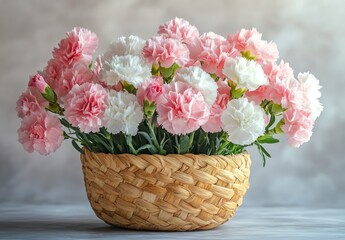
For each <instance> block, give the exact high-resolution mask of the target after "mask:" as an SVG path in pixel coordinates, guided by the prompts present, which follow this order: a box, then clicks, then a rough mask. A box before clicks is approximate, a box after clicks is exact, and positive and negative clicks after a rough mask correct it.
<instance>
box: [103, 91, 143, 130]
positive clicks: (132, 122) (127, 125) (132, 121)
mask: <svg viewBox="0 0 345 240" xmlns="http://www.w3.org/2000/svg"><path fill="white" fill-rule="evenodd" d="M143 118H144V113H143V109H142V107H141V106H140V104H139V103H138V101H137V98H136V96H135V95H133V94H130V93H128V92H116V91H114V90H111V91H110V92H109V97H108V107H107V109H106V110H105V113H104V120H105V122H106V124H105V126H106V128H107V129H108V131H109V132H111V133H114V134H116V133H119V132H123V133H125V134H128V135H131V136H135V135H136V134H137V132H138V126H139V123H141V122H142V120H143Z"/></svg>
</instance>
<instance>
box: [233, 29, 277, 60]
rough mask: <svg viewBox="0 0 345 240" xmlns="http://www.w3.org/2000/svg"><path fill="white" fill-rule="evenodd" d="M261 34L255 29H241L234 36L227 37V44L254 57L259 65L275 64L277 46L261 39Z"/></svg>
mask: <svg viewBox="0 0 345 240" xmlns="http://www.w3.org/2000/svg"><path fill="white" fill-rule="evenodd" d="M261 36H262V34H261V33H259V32H258V31H257V30H256V29H255V28H253V29H252V30H247V29H242V30H241V31H239V32H237V33H236V34H234V35H229V36H228V42H229V43H230V44H231V45H233V46H235V48H236V49H237V50H238V51H240V52H242V53H245V52H247V51H249V54H250V56H253V57H255V60H256V61H258V62H259V63H267V62H275V61H277V59H278V57H279V52H278V48H277V45H276V44H275V43H273V42H269V43H268V42H267V41H264V40H262V39H261Z"/></svg>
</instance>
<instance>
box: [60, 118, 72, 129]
mask: <svg viewBox="0 0 345 240" xmlns="http://www.w3.org/2000/svg"><path fill="white" fill-rule="evenodd" d="M60 123H61V124H62V125H63V126H65V127H66V128H71V124H70V123H69V122H67V120H66V119H64V118H61V119H60Z"/></svg>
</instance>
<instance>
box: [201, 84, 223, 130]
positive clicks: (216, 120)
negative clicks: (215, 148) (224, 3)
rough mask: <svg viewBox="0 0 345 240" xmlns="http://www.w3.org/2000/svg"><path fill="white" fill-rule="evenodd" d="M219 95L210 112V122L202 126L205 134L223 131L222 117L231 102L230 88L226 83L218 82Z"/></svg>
mask: <svg viewBox="0 0 345 240" xmlns="http://www.w3.org/2000/svg"><path fill="white" fill-rule="evenodd" d="M217 83H218V94H217V98H216V101H215V102H214V103H213V105H212V107H211V110H210V117H209V119H208V121H207V122H206V123H205V124H204V125H203V126H202V129H203V130H204V131H205V132H212V133H214V132H220V131H221V130H222V121H221V116H222V113H223V111H224V109H225V108H226V106H227V104H228V102H229V101H230V87H229V85H228V84H227V82H225V81H220V80H219V81H218V82H217Z"/></svg>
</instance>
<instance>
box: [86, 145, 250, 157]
mask: <svg viewBox="0 0 345 240" xmlns="http://www.w3.org/2000/svg"><path fill="white" fill-rule="evenodd" d="M82 149H83V150H84V151H86V152H88V153H91V154H95V155H119V156H137V157H140V156H162V157H173V156H200V157H231V156H240V155H250V154H249V152H248V151H246V150H245V151H243V152H241V153H237V154H229V155H219V154H213V155H207V154H194V153H184V154H176V153H169V154H166V155H162V154H147V153H141V154H137V155H135V154H131V153H103V152H92V151H90V150H89V149H88V148H87V147H82ZM80 155H84V154H83V153H81V154H80Z"/></svg>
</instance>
